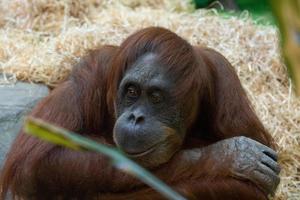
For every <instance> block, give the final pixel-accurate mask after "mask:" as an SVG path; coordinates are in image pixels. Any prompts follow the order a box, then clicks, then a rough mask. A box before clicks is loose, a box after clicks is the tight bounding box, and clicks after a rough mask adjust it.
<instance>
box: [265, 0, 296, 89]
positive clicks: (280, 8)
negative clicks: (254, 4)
mask: <svg viewBox="0 0 300 200" xmlns="http://www.w3.org/2000/svg"><path fill="white" fill-rule="evenodd" d="M270 4H271V5H272V10H273V13H274V16H275V17H276V20H277V22H278V27H279V30H280V33H281V46H282V53H283V57H284V59H285V61H286V65H287V67H288V71H289V74H290V77H291V79H292V81H293V83H294V85H295V91H296V94H297V95H300V0H287V1H276V0H270Z"/></svg>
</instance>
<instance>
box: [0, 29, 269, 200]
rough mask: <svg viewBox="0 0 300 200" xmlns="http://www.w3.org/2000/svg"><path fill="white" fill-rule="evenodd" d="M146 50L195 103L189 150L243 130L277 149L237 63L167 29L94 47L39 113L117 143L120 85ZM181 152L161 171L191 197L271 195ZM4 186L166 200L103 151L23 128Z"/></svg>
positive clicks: (24, 191) (31, 195) (45, 195)
mask: <svg viewBox="0 0 300 200" xmlns="http://www.w3.org/2000/svg"><path fill="white" fill-rule="evenodd" d="M146 52H155V53H158V54H160V57H162V58H164V60H162V61H161V62H162V63H163V65H164V66H165V67H166V68H168V69H169V73H171V74H172V76H173V77H175V78H176V79H177V80H178V82H179V83H180V84H179V85H178V87H177V88H176V91H174V93H176V95H177V98H179V99H180V98H184V99H185V100H188V101H189V102H187V106H190V107H191V108H190V110H191V112H189V116H186V123H187V124H188V127H189V129H188V133H187V137H186V140H185V143H184V146H183V148H184V149H188V148H192V147H198V148H200V147H202V146H205V145H208V144H211V143H213V142H216V141H219V140H222V139H225V138H229V137H233V136H240V135H244V136H247V137H250V138H253V139H255V140H257V141H259V142H261V143H263V144H265V145H267V146H272V140H271V138H270V136H269V134H268V133H267V131H266V130H265V129H264V127H263V125H262V124H261V122H260V121H259V119H258V118H257V116H256V115H255V113H254V112H253V110H252V108H251V107H250V105H249V101H248V99H247V97H246V94H245V92H244V90H243V89H242V86H241V84H240V82H239V79H238V77H237V75H236V74H235V72H234V69H233V68H232V67H231V65H230V64H229V62H228V61H227V60H226V59H225V58H224V57H223V56H222V55H220V54H219V53H217V52H215V51H214V50H211V49H207V48H202V47H192V46H191V45H189V44H188V43H187V42H186V41H184V40H183V39H181V38H179V37H178V36H176V35H175V34H174V33H172V32H170V31H168V30H166V29H163V28H147V29H144V30H141V31H139V32H137V33H135V34H133V35H131V36H130V37H129V38H127V39H126V40H125V42H124V43H123V44H122V45H121V46H120V47H116V46H104V47H101V48H99V49H98V50H94V51H91V52H90V53H89V54H88V55H87V56H86V57H85V58H84V59H82V61H81V62H80V63H79V64H78V65H77V66H75V68H74V70H73V72H72V74H71V76H70V78H69V79H68V80H66V81H65V82H64V83H62V84H61V85H60V86H59V87H57V88H56V89H55V90H53V91H52V92H51V94H50V95H49V96H48V97H46V98H45V99H44V100H42V101H41V102H40V103H39V105H38V106H37V107H36V108H35V109H34V110H33V111H32V113H31V115H32V116H34V117H37V118H41V119H43V120H45V121H48V122H51V123H53V124H56V125H58V126H61V127H64V128H66V129H69V130H72V131H74V132H78V133H80V134H82V135H85V136H89V137H92V138H94V139H96V140H98V141H99V142H101V143H104V144H107V145H114V144H113V141H112V128H113V126H114V123H115V113H114V112H115V109H114V101H115V96H116V91H117V88H118V84H119V82H120V80H121V79H122V76H123V74H124V73H125V71H126V70H127V68H128V67H129V66H130V65H131V64H132V63H134V61H136V60H137V58H139V57H140V56H141V55H143V54H145V53H146ZM182 52H184V53H182ZM181 156H182V155H181V152H180V151H179V152H178V153H176V154H175V155H174V156H173V158H172V159H171V160H170V161H169V162H168V163H166V164H163V165H162V166H160V167H159V168H157V169H154V170H153V173H155V174H156V175H157V176H159V177H160V178H161V179H163V180H164V181H165V182H167V183H168V184H170V185H171V186H172V187H174V188H175V189H177V190H178V191H179V192H181V193H182V194H183V195H185V196H187V197H188V198H189V199H267V197H266V195H265V194H264V193H263V192H262V191H260V190H259V189H258V188H257V187H256V186H255V185H253V184H251V183H249V182H247V181H245V180H238V179H236V178H233V177H231V176H230V175H229V173H228V171H226V170H224V171H222V170H221V171H215V170H214V161H212V160H210V158H209V157H205V156H204V157H202V158H201V159H200V160H199V161H198V162H197V163H187V162H183V161H181ZM228 162H230V161H228ZM224 165H225V164H224ZM0 184H1V188H0V189H1V191H0V192H1V193H0V194H1V195H0V199H1V200H2V199H4V196H5V195H6V193H7V192H8V190H9V191H11V192H12V195H13V196H14V197H16V198H17V197H18V196H22V198H23V199H53V198H54V196H53V195H54V194H60V195H61V198H58V197H57V196H55V199H71V198H72V197H76V198H78V199H108V200H112V199H161V198H162V197H161V196H160V195H159V194H158V193H156V192H154V191H153V190H152V189H150V188H148V187H147V186H145V185H143V184H142V183H140V182H139V181H137V180H136V179H134V178H132V177H131V176H129V175H127V174H124V173H122V172H120V171H118V170H116V169H114V168H113V167H112V166H111V164H110V163H109V161H108V159H107V158H105V157H103V156H102V155H99V154H95V153H90V152H75V151H72V150H69V149H64V148H62V147H58V146H55V145H52V144H48V143H46V142H43V141H40V140H38V139H36V138H34V137H31V136H29V135H27V134H24V132H23V131H21V133H20V134H19V136H18V137H17V138H16V140H15V142H14V144H13V145H12V148H11V150H10V152H9V154H8V156H7V160H6V163H5V166H4V168H3V171H2V174H1V180H0Z"/></svg>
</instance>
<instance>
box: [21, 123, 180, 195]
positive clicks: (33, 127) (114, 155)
mask: <svg viewBox="0 0 300 200" xmlns="http://www.w3.org/2000/svg"><path fill="white" fill-rule="evenodd" d="M24 130H25V132H26V133H28V134H30V135H33V136H36V137H38V138H40V139H42V140H45V141H48V142H51V143H54V144H57V145H61V146H65V147H68V148H71V149H74V150H87V151H94V152H98V153H102V154H104V155H106V156H108V157H109V158H111V160H112V163H113V165H114V166H115V167H117V168H118V169H120V170H123V171H125V172H127V173H129V174H131V175H133V176H135V177H137V178H138V179H140V180H141V181H143V182H144V183H146V184H148V185H149V186H151V187H152V188H153V189H155V190H157V191H158V192H160V193H161V194H162V195H164V196H165V197H167V198H168V199H174V200H184V199H185V198H184V197H182V196H181V195H180V194H178V193H177V192H175V191H174V190H172V189H171V188H170V187H169V186H167V185H166V184H165V183H163V182H162V181H161V180H160V179H158V178H156V177H155V176H153V175H152V174H151V173H150V172H148V171H147V170H146V169H144V168H142V167H141V166H139V165H138V164H136V163H135V162H133V161H132V160H130V159H128V158H127V157H125V156H124V155H122V154H121V153H120V152H119V151H117V150H116V149H114V148H111V147H108V146H106V145H103V144H101V143H97V142H95V141H93V140H91V139H88V138H86V137H83V136H81V135H78V134H76V133H73V132H70V131H67V130H65V129H62V128H59V127H56V126H53V125H51V124H49V123H46V122H44V121H42V120H40V119H35V118H27V120H26V122H25V127H24Z"/></svg>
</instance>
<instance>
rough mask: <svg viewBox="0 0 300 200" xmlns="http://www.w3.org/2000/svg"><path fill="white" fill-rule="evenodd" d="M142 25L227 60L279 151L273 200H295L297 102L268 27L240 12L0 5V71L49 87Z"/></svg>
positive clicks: (131, 1) (299, 189) (105, 4)
mask: <svg viewBox="0 0 300 200" xmlns="http://www.w3.org/2000/svg"><path fill="white" fill-rule="evenodd" d="M141 2H142V3H141ZM147 26H163V27H167V28H169V29H171V30H173V31H175V32H176V33H178V34H179V35H181V36H182V37H184V38H186V39H187V40H188V41H190V42H191V43H192V44H194V45H206V46H209V47H212V48H214V49H216V50H218V51H220V52H221V53H222V54H223V55H225V56H226V58H228V59H229V61H230V62H231V63H232V64H233V66H234V67H235V69H236V71H237V73H238V75H239V77H240V79H241V81H242V84H243V86H244V88H245V89H246V91H247V93H248V95H249V98H250V99H251V101H252V104H253V106H254V108H255V110H256V111H257V113H258V115H259V117H260V119H261V120H262V121H263V123H264V124H265V126H266V127H267V128H268V130H269V131H270V132H271V134H272V135H273V136H274V138H275V139H276V142H277V143H278V146H279V153H280V163H281V165H282V167H283V170H282V172H281V178H282V179H281V180H282V181H281V184H280V187H279V189H278V191H277V194H276V198H275V199H300V164H299V163H300V146H299V142H300V99H299V98H298V99H297V98H296V97H295V96H294V94H293V92H292V86H291V83H290V80H289V79H288V77H287V75H286V69H285V66H284V64H283V62H282V60H281V58H280V55H279V48H278V35H277V32H276V29H275V28H274V27H271V26H259V25H255V24H254V23H253V22H252V21H251V20H249V18H248V17H247V15H243V16H241V17H239V18H235V17H234V18H230V19H223V18H221V17H219V16H218V15H217V14H215V13H214V12H212V11H203V10H200V11H193V10H192V8H191V6H190V4H189V2H188V0H186V1H180V0H175V1H172V0H163V1H160V0H147V1H137V0H122V1H110V0H103V1H101V0H86V1H79V0H78V1H71V0H66V1H59V0H48V1H46V0H2V1H0V72H7V73H10V74H13V77H15V78H16V79H19V80H24V81H30V82H40V83H45V84H47V85H50V86H55V85H57V84H58V83H59V82H61V81H62V80H63V79H64V78H66V76H67V75H68V74H69V72H70V70H71V68H72V64H73V63H74V62H76V61H77V60H78V58H79V57H80V56H82V55H83V54H84V53H85V52H86V50H87V49H92V48H96V47H97V46H100V45H102V44H120V42H121V41H122V40H123V39H124V38H126V37H127V36H128V35H129V34H131V33H132V32H134V31H136V30H138V29H140V28H143V27H147ZM12 80H13V79H8V80H7V81H4V82H2V83H1V84H5V82H10V81H12Z"/></svg>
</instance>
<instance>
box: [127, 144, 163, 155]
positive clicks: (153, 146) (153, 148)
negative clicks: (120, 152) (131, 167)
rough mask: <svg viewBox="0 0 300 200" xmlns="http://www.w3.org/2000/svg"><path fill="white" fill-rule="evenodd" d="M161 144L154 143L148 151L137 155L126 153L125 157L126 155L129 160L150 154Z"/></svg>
mask: <svg viewBox="0 0 300 200" xmlns="http://www.w3.org/2000/svg"><path fill="white" fill-rule="evenodd" d="M161 143H162V142H158V143H155V144H154V145H152V146H151V147H149V148H148V149H146V150H144V151H142V152H137V153H128V152H126V155H128V156H129V157H131V158H137V157H142V156H145V155H147V154H150V153H152V152H153V151H155V150H156V149H157V147H158V146H159V145H161Z"/></svg>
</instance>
